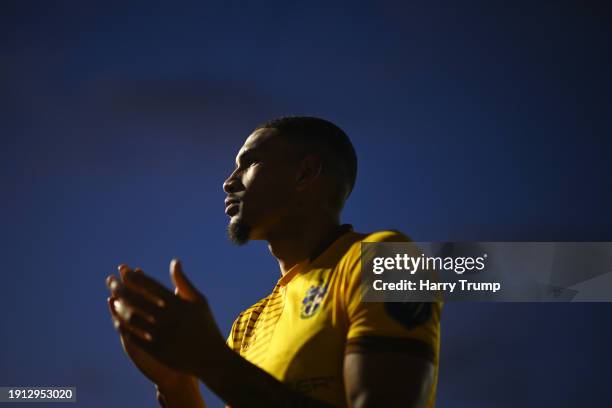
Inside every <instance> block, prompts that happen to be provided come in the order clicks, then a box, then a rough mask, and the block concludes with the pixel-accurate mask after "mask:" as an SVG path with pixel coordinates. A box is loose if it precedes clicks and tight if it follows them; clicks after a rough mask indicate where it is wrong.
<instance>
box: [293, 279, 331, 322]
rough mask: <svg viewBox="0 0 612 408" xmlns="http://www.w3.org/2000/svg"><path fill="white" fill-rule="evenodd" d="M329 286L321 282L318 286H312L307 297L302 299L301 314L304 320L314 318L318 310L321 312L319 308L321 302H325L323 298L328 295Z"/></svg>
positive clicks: (307, 292)
mask: <svg viewBox="0 0 612 408" xmlns="http://www.w3.org/2000/svg"><path fill="white" fill-rule="evenodd" d="M328 286H329V283H323V282H321V283H320V284H319V285H317V286H315V285H312V286H311V287H310V288H309V289H308V291H306V295H305V296H304V299H302V310H301V313H300V317H301V318H302V319H308V318H309V317H312V316H314V314H315V313H316V312H317V310H319V306H321V302H323V298H324V297H325V294H326V293H327V287H328Z"/></svg>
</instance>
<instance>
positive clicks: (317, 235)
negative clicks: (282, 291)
mask: <svg viewBox="0 0 612 408" xmlns="http://www.w3.org/2000/svg"><path fill="white" fill-rule="evenodd" d="M288 224H289V225H287V226H286V227H283V228H282V229H279V230H276V231H274V232H272V233H270V234H268V237H267V239H266V240H267V241H268V248H269V249H270V252H271V253H272V255H274V257H275V258H276V259H277V260H278V265H279V266H280V270H281V274H283V275H284V274H285V273H287V271H288V270H289V269H291V268H292V267H293V266H295V265H296V264H298V263H300V262H302V261H305V260H306V259H310V260H313V259H314V258H316V257H317V256H318V255H320V254H321V253H322V252H323V251H324V250H325V249H326V248H327V247H328V246H329V245H331V244H332V243H333V242H334V241H335V240H336V239H337V238H338V237H339V235H340V228H339V227H340V223H339V221H338V220H331V219H330V220H326V221H325V222H321V220H320V219H319V220H318V221H317V222H313V220H312V219H304V220H300V221H297V222H291V223H288Z"/></svg>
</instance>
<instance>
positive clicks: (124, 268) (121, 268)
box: [117, 264, 132, 281]
mask: <svg viewBox="0 0 612 408" xmlns="http://www.w3.org/2000/svg"><path fill="white" fill-rule="evenodd" d="M117 269H118V270H119V275H120V276H121V280H122V281H124V280H125V274H126V273H127V271H131V270H132V268H130V267H129V266H128V265H126V264H121V265H119V266H118V267H117Z"/></svg>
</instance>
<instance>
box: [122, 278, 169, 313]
mask: <svg viewBox="0 0 612 408" xmlns="http://www.w3.org/2000/svg"><path fill="white" fill-rule="evenodd" d="M125 280H126V283H127V284H128V285H130V286H131V285H132V284H133V285H135V286H137V287H138V289H139V290H144V291H146V292H147V293H148V294H150V295H153V296H155V297H157V298H159V299H160V300H162V303H164V302H168V301H170V300H171V299H172V298H173V297H174V295H173V293H172V292H170V291H169V290H168V289H167V288H166V287H165V286H164V285H162V284H161V283H159V282H157V281H156V280H155V279H153V278H150V277H148V276H147V275H145V274H144V273H135V272H127V273H126V275H125ZM160 306H162V305H161V304H160Z"/></svg>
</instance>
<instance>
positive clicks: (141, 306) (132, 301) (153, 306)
mask: <svg viewBox="0 0 612 408" xmlns="http://www.w3.org/2000/svg"><path fill="white" fill-rule="evenodd" d="M113 295H114V296H116V297H118V298H120V299H121V300H123V301H125V302H126V303H127V304H128V306H131V307H132V308H134V309H136V310H137V312H139V313H141V314H145V315H147V316H148V317H149V318H152V319H155V318H156V316H159V314H160V312H162V309H161V308H160V307H159V303H158V300H156V299H151V298H149V297H146V296H143V295H142V294H140V293H139V292H137V291H135V290H133V289H131V288H129V287H128V286H127V285H121V284H120V285H118V287H117V288H116V290H115V291H113Z"/></svg>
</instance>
